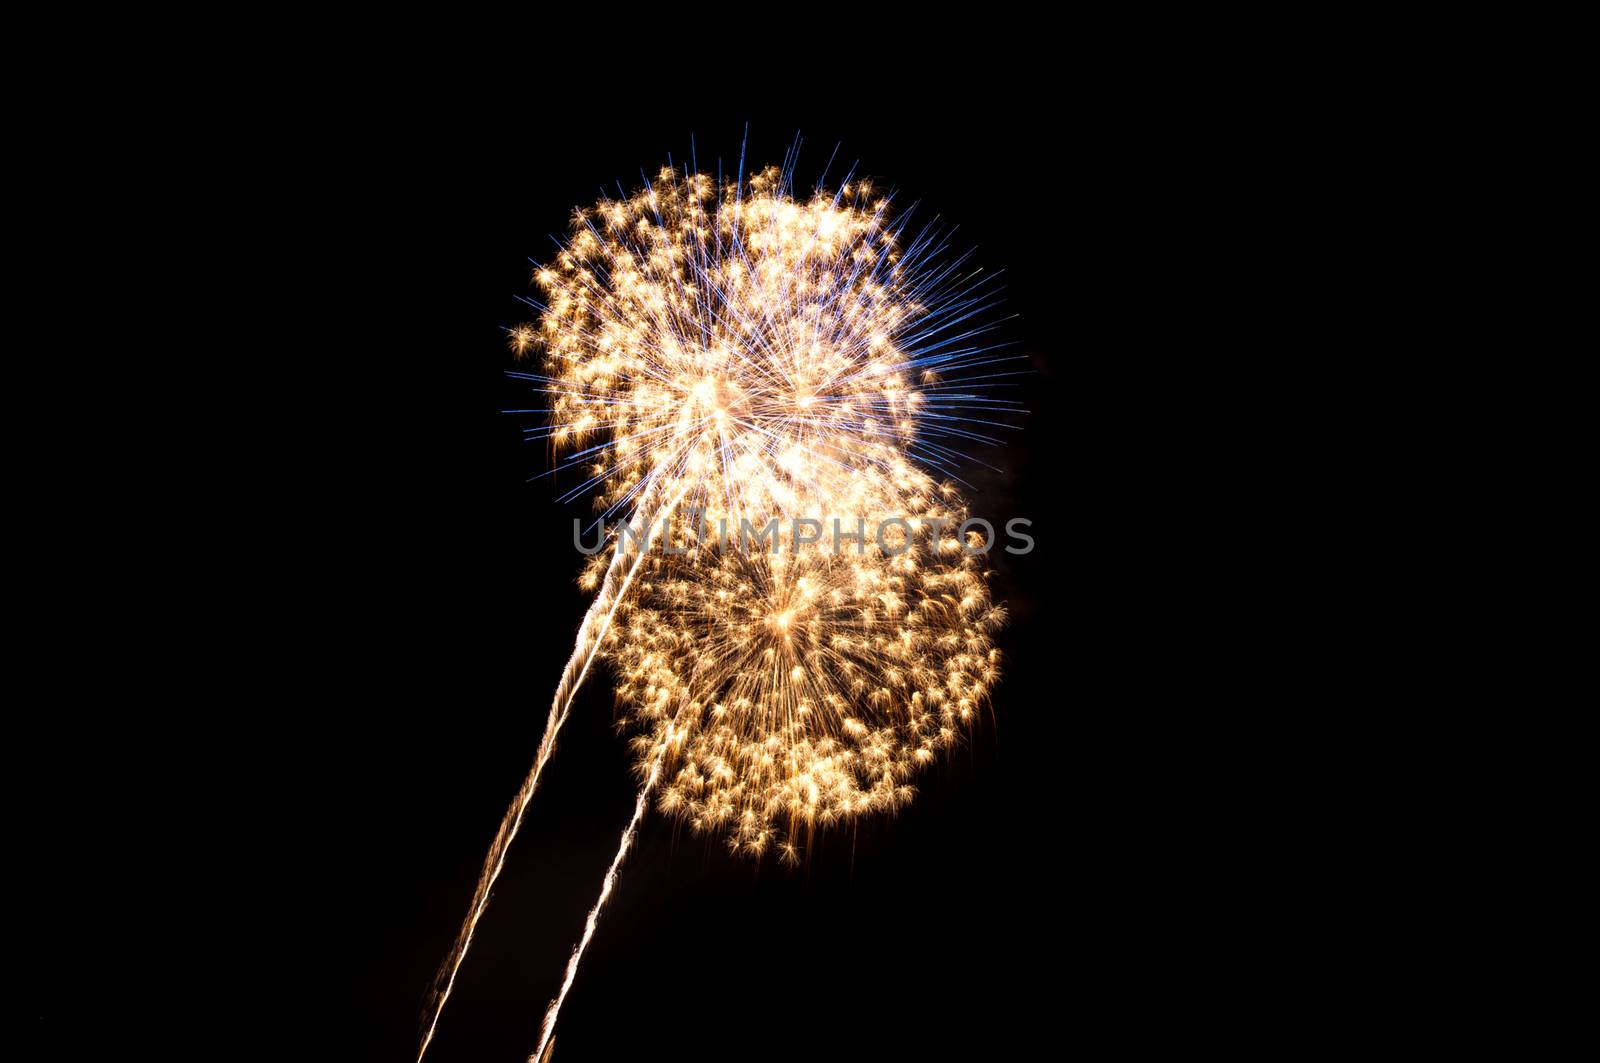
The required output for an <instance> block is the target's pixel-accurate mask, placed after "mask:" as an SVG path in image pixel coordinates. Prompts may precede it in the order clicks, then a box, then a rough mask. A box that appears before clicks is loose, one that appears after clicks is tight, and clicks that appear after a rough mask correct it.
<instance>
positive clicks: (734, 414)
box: [418, 167, 1016, 1060]
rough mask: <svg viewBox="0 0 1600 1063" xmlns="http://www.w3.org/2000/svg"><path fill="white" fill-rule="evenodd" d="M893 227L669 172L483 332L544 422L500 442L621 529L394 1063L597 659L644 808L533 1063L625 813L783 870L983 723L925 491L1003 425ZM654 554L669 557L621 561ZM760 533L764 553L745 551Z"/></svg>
mask: <svg viewBox="0 0 1600 1063" xmlns="http://www.w3.org/2000/svg"><path fill="white" fill-rule="evenodd" d="M907 216H908V215H907ZM905 225H906V216H902V217H901V218H899V219H891V216H890V212H889V197H888V196H886V195H883V194H881V193H880V192H879V191H878V190H877V189H876V188H874V187H873V185H872V184H871V183H870V182H868V181H864V180H856V179H853V178H852V177H851V176H847V177H846V179H845V181H844V183H843V184H842V185H841V187H840V188H839V189H838V190H837V191H834V192H828V191H824V190H822V189H820V188H819V189H818V190H816V191H815V192H814V193H813V194H811V195H810V196H807V197H798V196H796V195H795V194H794V192H793V188H792V184H791V181H790V177H789V173H788V171H787V170H780V169H776V168H773V169H768V170H763V171H761V172H759V173H756V174H754V175H753V176H751V177H750V178H749V179H748V180H745V179H738V180H735V181H732V182H729V183H726V184H718V183H716V182H713V181H712V180H711V179H710V178H709V177H707V176H706V175H703V174H699V173H695V172H692V171H691V172H681V171H678V170H675V169H673V168H670V167H669V168H667V169H664V170H662V171H661V172H660V173H659V174H657V175H656V177H655V179H654V180H649V181H646V183H645V186H644V187H643V188H642V189H641V190H640V191H639V192H637V193H636V194H634V195H631V196H621V197H619V198H617V199H609V198H606V199H602V200H600V201H599V202H598V203H596V204H595V205H594V206H593V207H592V208H589V209H582V210H578V211H577V212H575V215H574V218H573V223H572V230H571V234H570V236H569V237H568V239H567V240H566V241H564V242H563V243H562V244H561V246H560V248H559V250H558V252H557V253H556V254H555V256H554V257H553V259H552V260H551V261H550V262H549V263H548V264H546V265H545V266H543V267H541V268H539V269H538V270H537V271H536V273H535V277H534V280H535V283H536V285H537V287H538V290H539V293H540V297H539V299H537V300H530V302H531V303H532V305H533V306H534V307H535V309H536V310H537V311H538V318H537V320H536V321H535V322H533V323H530V324H527V325H523V326H519V327H517V328H515V329H513V330H511V332H510V341H511V346H512V349H513V350H514V351H515V352H516V354H517V355H518V356H519V357H522V358H529V359H532V358H535V357H538V358H540V359H541V365H540V370H541V371H538V372H533V371H527V372H517V373H514V374H512V375H513V376H516V377H520V378H522V379H525V380H528V381H530V382H532V383H533V385H534V387H535V390H536V391H537V392H539V393H540V394H542V395H543V396H544V398H545V401H546V403H547V405H546V406H545V407H543V412H546V413H548V414H549V421H548V423H547V424H546V425H545V426H542V427H540V428H536V429H531V430H529V431H528V433H527V435H528V437H529V438H530V439H532V440H540V441H544V442H547V443H548V444H549V446H550V447H551V450H552V453H553V454H555V455H558V458H557V461H556V464H555V467H554V468H553V469H552V473H563V474H567V475H570V476H572V478H573V479H574V480H575V481H576V482H575V484H574V485H573V486H572V487H571V488H570V490H569V491H567V493H566V494H565V496H564V498H576V497H579V496H581V495H583V494H585V493H592V494H593V496H594V499H595V505H596V508H597V510H598V511H599V513H600V515H601V517H602V518H605V517H620V518H621V519H622V520H623V521H624V523H623V524H622V525H620V526H618V525H613V530H612V531H611V532H610V535H611V548H610V550H609V551H608V552H607V553H606V554H604V555H602V556H600V557H597V558H595V559H593V560H592V561H591V563H590V565H589V566H588V567H587V568H586V569H585V570H584V572H583V575H582V577H581V579H580V583H581V584H582V585H583V586H584V587H585V588H586V589H591V590H596V591H597V593H596V595H595V598H594V601H593V603H592V604H591V606H590V608H589V610H588V612H587V614H586V615H585V617H584V620H583V622H582V624H581V625H580V628H579V633H578V638H577V640H576V643H575V646H574V649H573V653H572V655H571V657H570V658H569V660H568V662H567V665H566V667H565V669H564V670H563V673H562V677H561V681H560V683H559V685H558V687H557V691H556V696H555V698H554V700H553V702H552V705H551V709H550V714H549V717H548V720H547V723H546V728H545V734H544V737H543V739H542V740H541V742H540V746H539V750H538V754H537V756H536V757H535V760H534V765H533V768H532V770H531V771H530V773H529V775H528V777H527V779H526V780H525V782H524V784H523V787H522V789H521V790H520V791H519V793H518V795H517V798H516V800H515V801H514V802H513V803H512V806H511V808H510V810H509V811H508V812H507V814H506V819H505V822H504V823H503V824H502V827H501V830H500V832H499V834H498V835H497V836H496V838H495V842H494V845H493V846H492V847H491V849H490V852H489V855H488V858H487V860H486V861H485V866H484V872H483V875H482V876H481V877H480V880H479V884H478V889H477V892H476V894H475V896H474V899H473V903H472V907H471V910H470V911H469V914H468V918H467V921H466V923H465V924H464V925H463V927H462V931H461V934H460V936H459V937H458V939H457V942H456V946H455V948H454V949H453V950H452V952H451V954H450V956H449V957H448V958H447V959H446V962H445V966H444V968H443V969H441V971H440V974H439V978H438V979H437V981H436V983H435V990H434V993H433V995H432V997H431V998H430V1001H429V1005H428V1009H427V1011H426V1012H425V1014H424V1029H425V1032H424V1035H423V1038H422V1044H421V1049H420V1051H419V1053H418V1058H419V1060H420V1059H421V1057H422V1055H423V1054H424V1053H425V1052H426V1051H427V1047H428V1044H429V1042H430V1041H431V1039H432V1036H433V1032H434V1030H435V1029H436V1027H437V1023H438V1019H439V1015H440V1012H441V1011H442V1009H443V1007H444V1004H445V1002H446V1001H447V1000H448V998H449V995H450V991H451V988H452V987H453V985H454V981H455V975H456V973H457V971H459V969H460V965H461V963H462V962H463V960H464V959H465V956H466V953H467V950H468V949H469V948H470V946H471V942H472V936H473V933H474V931H475V929H476V926H477V923H478V920H479V918H480V917H481V916H482V914H483V911H484V909H485V907H486V905H487V903H488V899H489V895H490V892H491V890H492V888H493V885H494V883H495V881H496V879H497V878H498V876H499V873H500V870H501V867H502V866H503V862H504V857H505V852H506V849H507V848H508V847H509V846H510V844H511V842H512V841H513V840H514V839H515V837H516V834H517V831H518V829H519V828H520V825H521V823H522V819H523V816H524V814H525V813H526V811H527V808H528V805H529V803H530V801H531V799H532V797H533V794H534V792H535V790H536V788H537V785H538V780H539V776H540V773H541V772H542V770H543V767H544V765H545V763H546V762H547V761H548V759H549V757H550V755H551V753H552V752H553V750H554V745H555V739H556V736H557V734H558V733H559V731H560V729H561V726H562V724H563V723H564V722H565V720H566V718H567V714H568V712H569V711H570V709H571V706H572V703H573V699H574V697H575V695H576V693H577V690H578V688H579V687H580V686H581V685H582V683H583V682H584V680H585V678H586V677H587V675H588V674H589V672H590V669H591V666H592V665H593V663H594V662H595V660H596V659H597V658H599V657H601V656H604V657H606V658H607V659H609V660H610V661H611V663H612V664H613V666H614V668H615V671H616V674H617V684H616V695H617V700H618V703H619V706H620V707H621V708H622V709H623V711H624V712H625V713H626V715H627V718H628V720H629V721H630V722H631V723H632V724H633V726H634V727H635V729H636V731H637V736H636V738H635V740H634V743H635V749H636V751H637V753H638V757H639V761H638V764H639V774H640V777H641V782H642V785H641V789H640V793H639V798H638V802H637V804H636V808H635V813H634V816H633V819H632V820H631V821H630V823H629V825H628V827H627V829H626V830H625V831H624V833H623V836H622V841H621V844H620V846H619V848H618V852H617V855H616V858H615V860H614V861H613V862H612V865H611V868H610V870H609V871H608V872H607V875H606V877H605V881H604V883H603V887H602V891H601V895H600V899H599V901H598V902H597V903H596V904H595V906H594V908H593V909H592V910H591V911H590V913H589V917H588V920H587V922H586V924H585V928H584V933H583V936H582V938H581V940H580V941H579V943H578V946H577V948H576V949H575V950H574V952H573V955H572V958H571V960H570V962H569V964H568V967H567V972H566V977H565V979H564V980H563V983H562V986H561V989H560V991H559V993H558V995H557V996H556V998H555V1000H554V1001H552V1003H551V1005H550V1007H549V1009H548V1010H547V1012H546V1015H545V1020H544V1024H543V1027H542V1029H541V1034H540V1040H539V1046H538V1049H537V1050H536V1051H535V1053H534V1056H533V1059H535V1060H542V1059H544V1058H545V1057H546V1056H547V1055H548V1050H549V1048H550V1046H551V1044H552V1037H553V1034H554V1027H555V1023H556V1018H557V1016H558V1014H559V1011H560V1007H561V1003H562V1001H563V1000H564V999H565V998H566V995H567V992H568V990H569V989H570V988H571V986H572V982H573V979H574V977H575V974H576V971H577V967H578V963H579V960H580V959H581V957H582V955H583V951H584V949H585V948H586V947H587V945H588V942H589V940H590V938H591V937H592V936H593V934H594V931H595V926H596V924H597V921H598V917H599V913H600V909H601V907H602V906H603V905H604V903H605V900H606V898H607V897H608V896H609V894H610V892H611V889H612V886H613V885H614V883H615V880H616V876H617V872H618V870H619V868H620V866H621V863H622V861H623V859H624V857H625V856H626V854H627V851H628V849H629V847H630V845H631V843H632V840H633V837H634V835H635V833H636V831H637V829H638V826H639V824H640V822H641V820H642V818H643V816H644V814H645V811H646V809H647V808H648V807H649V806H650V802H651V800H652V798H654V800H655V801H656V803H657V804H658V805H659V807H660V808H661V809H662V810H663V811H664V812H665V813H667V814H669V815H672V816H675V817H678V818H681V819H683V820H684V821H686V822H688V823H689V824H691V826H693V827H694V828H695V829H697V830H701V831H705V832H708V833H719V834H721V836H723V837H724V838H725V840H726V841H727V842H728V844H729V845H730V847H731V848H732V849H733V850H734V851H735V852H738V853H741V854H748V855H751V856H760V855H762V854H764V853H766V852H768V851H776V852H777V853H778V854H779V856H780V858H782V859H784V860H785V861H786V862H793V861H796V860H797V859H798V858H799V856H800V854H801V852H802V849H803V847H804V846H805V845H806V844H807V843H808V842H809V841H810V839H811V838H812V837H813V835H814V834H815V833H816V832H817V831H819V830H823V829H826V828H827V827H829V826H832V825H834V824H838V823H842V822H845V821H848V820H851V819H853V818H855V817H858V816H862V815H866V814H871V813H883V812H891V811H893V810H895V809H897V808H899V807H900V806H901V805H903V804H904V803H905V802H906V801H907V800H908V799H909V798H910V796H911V793H912V786H911V782H910V780H911V779H912V777H913V776H914V775H915V773H916V771H917V769H918V768H920V767H921V766H922V765H924V764H926V763H927V762H929V761H931V760H933V759H934V758H935V756H936V755H937V753H938V752H939V751H940V750H942V749H945V748H947V747H949V746H950V745H952V744H954V743H955V742H956V741H958V740H959V737H960V736H961V735H962V734H963V733H965V731H966V729H967V728H968V727H969V726H970V724H971V722H972V721H973V719H974V718H975V717H976V715H977V714H978V713H979V712H980V711H981V709H982V707H983V706H984V705H985V704H986V700H987V698H988V694H989V691H990V689H991V688H992V687H993V685H994V682H995V680H996V678H997V675H998V653H997V651H996V650H995V649H994V648H993V646H992V644H991V641H990V632H991V631H992V630H993V628H994V627H995V626H996V625H997V624H998V623H999V622H1000V621H1001V619H1002V616H1003V611H1002V610H1001V609H999V608H997V607H996V606H994V605H993V604H992V603H991V602H990V599H989V594H988V588H987V582H986V578H987V573H986V572H985V570H984V568H983V565H982V559H981V558H980V557H975V556H973V555H971V554H969V553H968V552H967V551H966V550H965V549H964V546H966V545H967V544H965V543H964V542H963V541H962V540H961V538H960V536H959V533H958V530H957V529H958V528H959V526H960V522H961V520H962V518H963V517H964V516H965V511H964V508H963V505H962V503H961V500H960V497H959V494H958V493H957V491H956V488H955V487H954V486H953V485H951V484H948V483H945V484H940V483H936V482H935V481H934V480H933V478H932V477H930V476H929V475H928V473H927V472H926V471H924V468H928V469H932V470H934V471H935V472H948V470H949V468H950V467H951V465H952V463H953V462H954V461H955V460H956V458H957V457H958V453H957V451H956V450H955V449H954V448H955V447H957V446H959V445H961V444H962V443H964V442H966V441H981V442H991V443H992V442H995V441H996V440H994V439H993V438H991V437H990V436H989V435H986V434H985V432H986V431H987V430H988V428H989V427H991V426H1001V425H1003V422H1002V421H997V420H995V419H994V418H996V417H1000V416H1003V415H1004V414H1006V413H1008V412H1015V410H1016V404H1015V403H1012V402H1008V401H1005V400H1001V399H996V398H992V397H989V396H988V395H987V394H985V389H986V388H988V387H990V386H991V385H993V384H994V383H995V382H996V381H997V379H998V378H1000V377H1005V376H1011V375H1016V374H1014V373H1011V372H1005V371H1001V370H1002V369H1003V368H1004V367H1003V366H1001V365H1000V363H1003V362H1005V361H1008V360H1009V359H1007V358H1005V357H1003V356H1002V355H1000V354H999V353H997V348H996V347H994V346H992V345H989V344H987V343H986V341H985V336H986V334H987V333H989V332H990V331H991V330H992V329H993V328H995V324H994V323H992V322H986V321H985V320H984V318H983V312H984V311H985V310H987V309H989V308H990V307H991V306H992V305H993V288H992V285H991V283H990V278H987V277H985V276H984V275H983V274H981V272H979V271H975V270H969V269H966V268H965V256H964V255H956V256H952V255H950V254H948V250H949V249H948V246H947V243H946V239H945V236H944V234H943V233H942V232H941V231H939V230H937V229H935V228H931V227H930V228H928V229H925V230H923V231H921V232H920V233H918V234H916V235H914V236H911V235H908V233H907V231H906V229H905ZM547 475H549V474H547ZM885 520H889V521H890V522H891V523H892V524H893V527H891V528H890V530H889V532H888V533H887V535H884V534H882V528H883V527H884V521H885ZM802 526H804V527H805V528H806V529H807V530H808V531H811V532H812V534H811V535H802V534H801V532H800V528H801V527H802ZM656 528H659V529H660V532H659V538H660V540H665V541H666V542H667V543H668V544H670V545H673V546H675V547H677V548H678V550H677V551H674V552H664V551H654V552H653V551H652V550H650V549H649V548H648V544H649V542H650V540H651V536H652V530H653V529H656ZM708 529H710V530H712V534H713V535H714V537H715V538H716V540H717V542H716V545H715V547H712V546H709V545H707V543H706V532H707V530H708ZM812 529H814V531H812ZM772 530H776V531H777V533H778V534H780V535H784V536H785V537H787V538H788V544H787V546H786V547H784V548H780V549H779V550H778V551H777V552H775V553H772V552H768V551H767V549H766V546H765V542H764V541H763V546H762V548H761V549H758V550H756V551H753V552H752V551H751V550H749V549H747V547H748V541H747V539H746V534H747V533H755V534H756V535H759V536H762V537H763V540H764V538H765V536H766V535H769V534H772ZM624 532H626V533H624ZM830 532H831V533H832V534H831V535H829V534H828V533H830ZM791 533H792V537H790V536H791ZM841 533H842V536H843V538H844V539H845V540H846V541H847V543H848V545H846V546H845V548H844V549H843V550H840V549H838V547H839V546H840V537H841ZM813 536H814V537H813ZM730 539H731V540H733V542H734V543H736V544H737V545H736V548H733V549H730ZM780 546H782V544H780Z"/></svg>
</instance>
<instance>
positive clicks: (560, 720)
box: [417, 480, 691, 1063]
mask: <svg viewBox="0 0 1600 1063" xmlns="http://www.w3.org/2000/svg"><path fill="white" fill-rule="evenodd" d="M690 486H691V482H690V481H687V480H686V481H684V482H683V483H682V484H680V486H679V487H678V488H677V490H676V491H675V492H674V493H673V495H672V497H671V499H670V500H669V501H668V502H667V503H666V504H665V505H664V506H662V507H661V509H660V510H657V511H656V513H659V514H660V515H661V517H662V519H665V517H666V516H667V515H669V514H670V513H671V512H672V511H673V510H674V509H675V508H676V507H677V505H678V503H680V502H681V501H683V496H684V495H685V494H686V493H687V492H688V490H689V488H690ZM653 515H655V514H652V516H653ZM634 527H635V529H639V528H640V527H641V525H640V522H639V521H638V519H637V518H636V519H635V521H634ZM642 528H643V532H642V534H640V535H637V536H633V537H630V536H627V535H621V536H618V539H617V545H616V548H615V550H614V551H613V552H612V555H611V563H610V565H609V566H608V567H607V569H606V575H605V579H604V581H603V582H602V583H601V585H600V592H599V593H598V594H596V595H595V599H594V602H593V603H591V604H590V606H589V610H588V612H587V613H585V614H584V618H583V623H582V624H581V625H579V627H578V638H577V641H576V643H575V644H574V646H573V648H572V656H571V657H569V658H568V659H567V664H566V667H565V668H563V669H562V670H561V681H560V683H558V684H557V685H556V693H555V698H554V699H553V700H552V701H551V704H550V716H549V718H548V719H547V720H546V721H545V725H544V737H543V738H542V739H540V741H539V749H538V752H537V753H536V754H535V756H534V759H533V767H532V768H531V769H529V771H528V775H527V778H525V779H524V780H523V781H522V788H521V789H520V790H518V791H517V796H516V798H515V799H514V800H512V802H511V807H510V808H509V809H507V810H506V815H505V818H504V819H503V820H501V822H500V829H499V831H497V832H496V833H495V837H494V843H493V844H492V845H490V846H489V853H488V856H487V857H486V858H485V859H484V865H483V872H482V874H481V875H480V876H479V878H478V888H477V890H476V892H475V893H474V894H473V897H472V905H471V908H470V909H469V911H468V914H467V920H466V922H465V923H464V924H462V927H461V931H460V933H459V935H458V936H457V938H456V943H455V946H454V947H453V948H452V949H451V950H450V955H449V956H448V957H446V959H445V962H444V966H443V967H441V968H440V970H439V973H438V975H437V976H436V977H435V979H434V987H435V988H434V991H433V993H432V994H431V995H430V997H429V1002H428V1010H427V1014H428V1016H429V1017H428V1026H427V1031H426V1032H425V1033H424V1034H423V1036H422V1043H421V1045H420V1046H419V1047H418V1049H417V1061H418V1063H421V1060H422V1057H423V1056H424V1055H426V1054H427V1052H428V1045H429V1044H430V1043H432V1041H433V1034H434V1031H435V1029H437V1028H438V1025H439V1015H440V1014H441V1013H442V1012H443V1011H444V1006H445V1003H446V1002H447V1001H448V1000H449V999H450V992H451V990H453V989H454V988H455V984H456V975H457V974H458V973H459V972H460V970H461V964H462V963H463V962H464V961H465V960H466V958H467V951H468V950H469V949H470V948H471V947H472V936H473V934H474V933H476V931H477V929H478V920H480V919H482V918H483V913H484V911H485V910H486V909H487V908H488V907H489V894H490V892H491V891H492V890H493V889H494V884H495V881H496V880H497V879H498V878H499V877H500V872H501V871H502V870H503V869H504V868H505V862H506V853H507V851H509V850H510V848H511V843H512V842H513V841H515V840H516V837H517V832H518V831H519V830H521V829H522V820H523V816H524V815H525V814H526V813H527V811H528V805H529V803H530V802H532V800H533V794H534V791H535V790H536V789H538V786H539V776H540V775H541V774H542V773H543V772H544V766H545V764H546V763H548V762H549V760H550V755H551V754H552V753H553V752H555V747H556V736H557V735H558V734H560V732H561V725H562V724H564V723H566V722H567V715H568V713H569V712H570V711H571V709H572V702H573V699H574V698H575V697H576V696H577V694H578V690H579V688H580V687H582V685H583V681H584V679H585V678H586V677H587V676H588V674H589V669H590V667H591V666H592V665H593V664H594V659H595V656H596V654H597V652H598V651H599V649H600V645H601V643H602V642H603V641H604V639H605V636H606V632H607V631H609V630H610V629H611V622H612V620H613V619H614V618H615V617H616V615H617V608H618V606H620V605H621V604H622V602H623V600H624V599H625V598H626V596H627V592H628V587H629V585H630V584H631V583H632V582H633V577H634V576H635V575H636V574H637V573H638V571H639V566H640V564H641V563H642V562H643V561H644V559H645V557H646V556H647V555H648V550H647V549H645V548H644V547H645V546H646V544H647V540H648V534H649V522H648V521H645V522H644V523H643V525H642ZM630 539H632V542H631V546H632V549H631V550H630ZM623 570H625V572H624V575H623V576H622V577H621V579H620V580H619V579H618V578H617V573H618V572H619V571H623Z"/></svg>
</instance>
